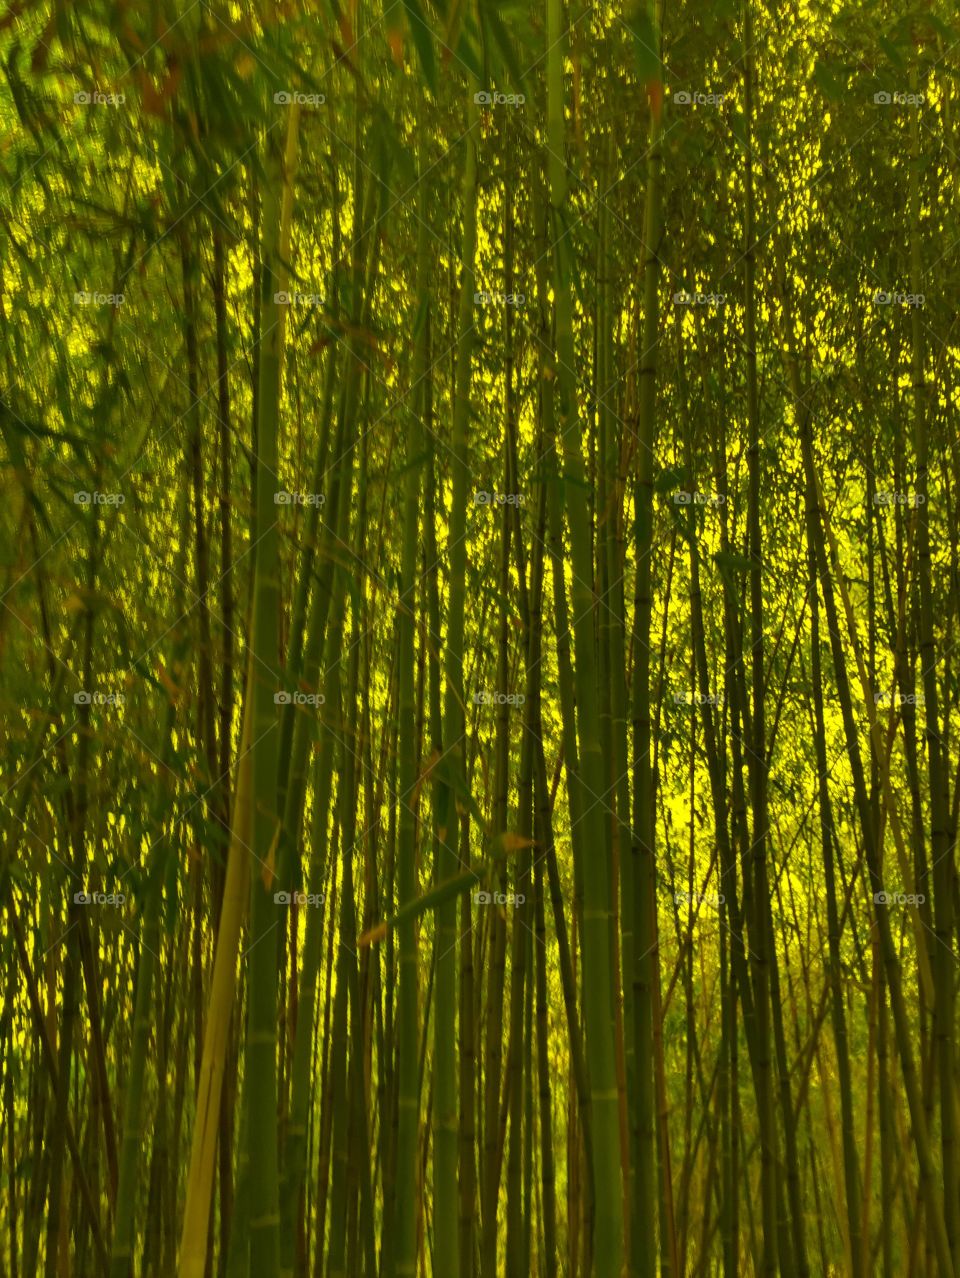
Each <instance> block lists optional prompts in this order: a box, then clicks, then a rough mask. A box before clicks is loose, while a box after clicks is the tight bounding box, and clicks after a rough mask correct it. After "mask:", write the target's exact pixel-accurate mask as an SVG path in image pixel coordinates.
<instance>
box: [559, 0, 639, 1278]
mask: <svg viewBox="0 0 960 1278" xmlns="http://www.w3.org/2000/svg"><path fill="white" fill-rule="evenodd" d="M563 30H564V28H563V17H562V5H561V3H560V0H548V2H547V26H546V43H547V137H548V147H549V152H548V164H547V168H548V174H549V188H550V207H551V213H552V218H551V231H552V234H553V237H554V255H555V256H554V314H555V320H556V348H557V363H558V379H557V380H558V389H559V395H558V397H557V408H558V414H557V425H558V434H559V436H560V442H561V446H562V449H563V458H564V465H565V468H566V483H565V486H564V491H565V497H566V502H567V517H568V521H569V527H570V540H571V548H572V582H571V587H570V592H571V606H572V610H573V631H574V652H575V677H576V689H577V720H578V723H577V726H578V742H579V746H580V764H581V768H582V776H583V783H584V790H585V802H584V811H583V814H582V820H583V823H584V826H585V830H586V845H587V846H588V847H589V848H590V850H591V864H590V865H589V867H588V866H587V865H585V866H584V884H583V888H584V909H583V938H582V944H583V965H584V971H583V988H584V1003H585V1008H584V1023H585V1040H586V1055H587V1062H588V1069H589V1075H590V1099H591V1118H592V1136H593V1154H594V1159H593V1185H594V1195H595V1205H596V1218H595V1223H594V1231H595V1233H594V1238H595V1242H594V1263H595V1266H596V1275H597V1278H621V1270H622V1266H623V1203H622V1197H621V1193H622V1180H621V1166H620V1120H619V1095H618V1091H617V1078H616V1065H615V1056H614V1039H613V1004H612V990H611V979H610V976H611V970H612V963H611V953H610V940H611V938H610V866H609V839H608V830H607V827H606V822H605V820H604V813H603V809H602V807H601V806H600V796H601V795H602V794H603V793H604V790H605V786H604V783H603V775H604V767H603V758H602V754H601V749H600V724H599V716H598V708H597V704H596V700H595V697H596V686H597V684H596V660H595V654H594V623H595V616H596V597H595V595H594V592H593V564H592V554H591V546H590V541H591V537H590V499H589V490H588V486H587V483H586V480H585V477H584V463H583V455H582V451H581V448H582V445H581V442H580V438H579V431H580V423H579V421H578V415H577V396H576V383H575V361H576V355H575V351H574V338H573V309H572V300H571V283H572V271H573V263H572V260H571V250H570V243H569V237H568V235H567V230H568V225H567V219H568V211H567V180H566V171H565V165H564V150H565V136H564V135H565V129H564V118H563V101H564V93H563V57H564V50H565V47H566V40H565V38H564V34H563ZM645 1206H647V1207H648V1206H649V1204H646V1205H645Z"/></svg>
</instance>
